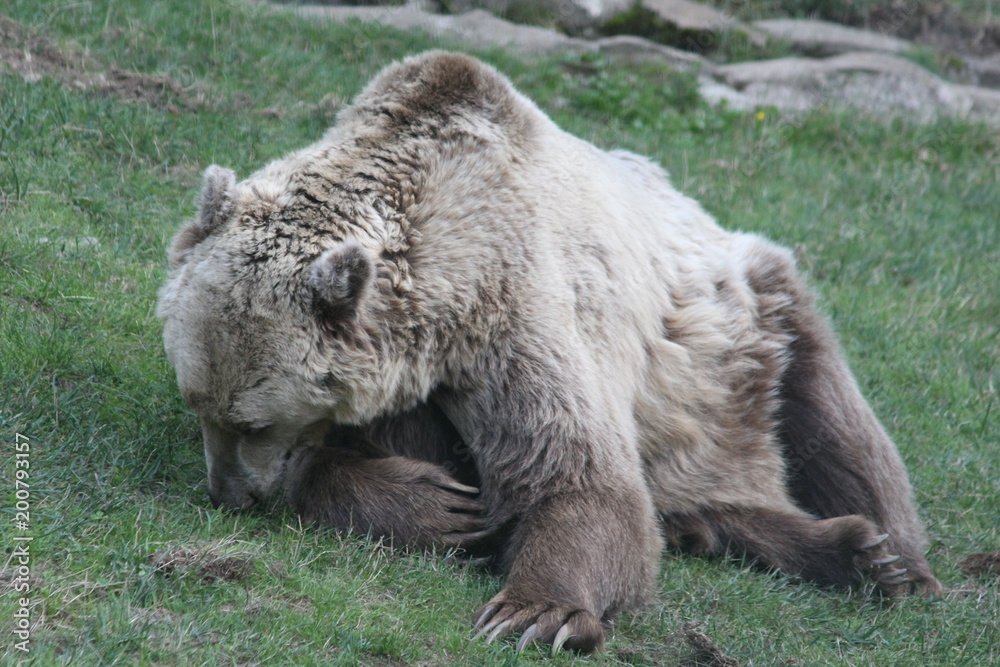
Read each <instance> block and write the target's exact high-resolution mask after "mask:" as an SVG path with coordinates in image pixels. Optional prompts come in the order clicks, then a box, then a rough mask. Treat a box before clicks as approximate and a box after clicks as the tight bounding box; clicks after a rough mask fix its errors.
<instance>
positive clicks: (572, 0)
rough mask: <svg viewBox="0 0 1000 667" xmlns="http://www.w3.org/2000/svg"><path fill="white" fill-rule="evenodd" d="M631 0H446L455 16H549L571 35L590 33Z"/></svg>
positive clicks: (632, 0)
mask: <svg viewBox="0 0 1000 667" xmlns="http://www.w3.org/2000/svg"><path fill="white" fill-rule="evenodd" d="M633 2H634V0H446V1H445V2H444V5H445V6H446V8H447V9H448V11H450V12H452V13H455V14H458V13H462V12H467V11H471V10H474V9H483V10H485V11H488V12H490V13H492V14H494V15H495V16H499V17H501V18H512V17H514V16H517V15H519V14H520V15H525V14H534V15H535V16H537V17H540V18H541V17H552V20H553V21H554V23H555V24H556V25H558V26H559V27H560V28H561V29H563V30H565V31H566V32H568V33H569V34H571V35H581V34H591V33H593V32H594V30H595V28H596V27H597V26H598V25H600V24H601V23H602V22H604V21H606V20H607V19H608V18H610V17H612V16H615V15H617V14H619V13H621V12H624V11H626V10H628V9H629V8H630V7H631V6H632V4H633Z"/></svg>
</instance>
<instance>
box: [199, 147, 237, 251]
mask: <svg viewBox="0 0 1000 667" xmlns="http://www.w3.org/2000/svg"><path fill="white" fill-rule="evenodd" d="M235 190H236V172H235V171H233V170H232V169H226V168H225V167H220V166H218V165H216V164H213V165H212V166H210V167H209V168H208V169H206V170H205V184H204V185H203V186H202V188H201V198H200V204H199V207H200V210H199V212H198V226H199V227H201V229H202V231H203V232H204V234H205V236H208V235H209V234H211V233H212V232H213V231H214V230H215V229H217V228H218V227H219V225H221V224H222V223H223V222H225V221H226V220H227V219H229V216H230V215H232V213H233V193H234V191H235Z"/></svg>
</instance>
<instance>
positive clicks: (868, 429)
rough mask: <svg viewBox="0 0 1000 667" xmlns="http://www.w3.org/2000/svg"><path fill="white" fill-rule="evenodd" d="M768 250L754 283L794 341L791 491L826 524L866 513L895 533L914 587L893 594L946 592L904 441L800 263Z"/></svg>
mask: <svg viewBox="0 0 1000 667" xmlns="http://www.w3.org/2000/svg"><path fill="white" fill-rule="evenodd" d="M761 254H762V256H761V257H760V258H759V261H757V262H754V263H752V264H751V265H750V266H749V267H748V274H747V275H748V278H749V280H750V284H751V286H752V287H753V289H754V290H755V291H756V292H757V294H758V295H759V297H760V298H761V300H762V302H766V301H768V300H774V301H775V303H780V304H781V305H780V307H777V308H775V309H773V311H772V312H771V313H770V314H768V315H766V316H764V321H763V322H762V326H764V327H774V328H776V329H779V330H781V331H783V332H785V333H787V334H790V335H791V337H792V341H791V344H790V350H789V351H790V360H789V363H788V366H787V370H786V372H785V374H784V376H783V377H782V382H781V389H780V397H779V398H780V405H781V408H780V411H779V413H778V421H779V424H780V425H779V429H780V430H779V437H780V440H781V443H782V445H783V448H784V455H785V459H786V464H787V465H786V469H787V473H788V488H789V491H790V494H791V495H792V497H793V499H794V500H795V502H796V503H797V504H798V505H799V506H800V507H802V508H803V509H805V510H807V511H809V512H812V513H814V514H815V515H817V516H819V517H821V518H832V517H838V516H845V515H851V514H858V515H861V516H864V517H866V518H868V519H869V520H871V521H872V522H873V523H874V524H875V525H876V526H877V527H878V530H879V531H880V532H885V533H888V534H889V540H888V543H887V544H888V550H889V552H890V553H893V554H898V555H899V556H900V561H899V563H898V564H897V565H898V567H900V568H905V569H906V570H908V572H909V578H910V579H911V581H910V582H906V583H902V584H900V585H884V584H883V585H882V586H881V588H882V589H883V591H884V592H885V593H887V594H889V595H901V594H906V593H910V592H921V593H924V594H937V593H940V592H941V585H940V584H939V583H938V581H937V579H935V578H934V575H933V574H932V573H931V569H930V566H929V565H928V563H927V560H926V559H925V558H924V549H925V545H926V538H925V535H924V531H923V529H922V528H921V526H920V522H919V520H918V518H917V512H916V509H915V507H914V503H913V498H912V496H913V492H912V490H911V488H910V483H909V479H908V477H907V473H906V468H905V467H904V466H903V462H902V460H901V459H900V456H899V453H898V451H897V450H896V447H895V445H894V444H893V442H892V440H890V439H889V436H888V435H887V434H886V432H885V430H884V429H883V428H882V425H881V424H880V423H879V421H878V419H877V418H876V417H875V414H874V413H873V412H872V410H871V408H870V407H869V406H868V404H867V402H866V401H865V399H864V397H863V396H862V395H861V392H860V390H859V389H858V386H857V384H856V383H855V381H854V377H853V376H852V375H851V372H850V370H849V369H848V367H847V363H846V362H845V360H844V358H843V355H842V353H841V352H840V349H839V346H838V344H837V342H836V340H835V338H834V335H833V333H832V331H831V330H830V327H829V325H828V324H827V322H826V320H825V318H823V317H822V316H821V315H820V314H819V312H818V310H817V309H816V307H815V305H814V303H813V298H812V295H811V294H810V293H809V292H808V290H806V289H805V287H804V286H803V285H802V283H801V281H800V279H799V278H798V276H797V275H796V272H795V268H794V266H793V265H792V262H791V260H790V258H788V256H787V255H786V254H785V253H783V252H779V251H775V250H772V249H769V248H766V247H765V248H763V252H762V253H761Z"/></svg>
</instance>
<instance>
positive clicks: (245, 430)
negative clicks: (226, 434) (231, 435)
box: [233, 423, 271, 436]
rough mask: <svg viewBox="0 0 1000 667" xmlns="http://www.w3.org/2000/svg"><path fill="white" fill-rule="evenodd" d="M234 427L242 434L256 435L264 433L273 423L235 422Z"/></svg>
mask: <svg viewBox="0 0 1000 667" xmlns="http://www.w3.org/2000/svg"><path fill="white" fill-rule="evenodd" d="M233 428H234V429H235V430H236V431H237V432H238V433H239V434H240V435H244V436H256V435H263V434H264V433H265V432H266V431H267V430H268V429H269V428H271V424H256V423H243V424H233Z"/></svg>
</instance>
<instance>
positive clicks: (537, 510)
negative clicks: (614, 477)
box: [475, 489, 661, 652]
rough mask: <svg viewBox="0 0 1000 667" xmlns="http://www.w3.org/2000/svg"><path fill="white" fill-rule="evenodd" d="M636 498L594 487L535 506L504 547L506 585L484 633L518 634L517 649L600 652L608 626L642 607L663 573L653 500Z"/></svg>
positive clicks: (484, 618) (487, 613) (480, 622)
mask: <svg viewBox="0 0 1000 667" xmlns="http://www.w3.org/2000/svg"><path fill="white" fill-rule="evenodd" d="M633 495H635V496H637V497H629V496H630V494H628V493H623V492H622V489H589V490H581V491H579V492H575V493H563V494H557V495H553V496H551V497H549V498H547V499H545V500H543V501H541V502H539V503H538V504H536V505H535V506H534V507H532V508H531V509H530V510H529V511H528V512H527V513H526V514H525V515H524V516H523V517H522V518H521V520H520V522H519V524H518V526H517V527H516V528H515V529H514V531H513V534H512V536H511V538H510V540H509V542H508V544H507V547H506V554H505V556H506V558H505V560H506V561H507V562H506V563H505V564H506V566H507V569H508V578H507V585H506V586H505V588H504V589H503V590H502V591H501V592H500V593H499V594H498V595H496V596H495V597H494V598H493V599H492V600H490V601H489V602H488V603H487V604H486V605H485V606H484V607H482V608H481V609H480V610H479V611H478V612H477V613H476V621H475V628H476V629H477V630H478V633H479V635H480V636H485V637H486V638H487V640H488V641H492V640H493V639H495V638H496V637H498V636H502V635H507V634H515V633H520V634H521V637H520V640H519V641H518V645H517V648H518V650H519V651H520V650H523V649H524V648H525V647H526V646H527V645H528V644H530V643H532V642H539V643H544V644H551V645H552V646H553V651H556V650H558V649H560V648H562V647H565V648H570V649H575V650H579V651H587V652H590V651H600V650H602V649H603V647H604V629H603V627H602V621H607V620H610V619H611V618H612V617H614V616H615V615H616V614H617V613H618V612H619V611H622V610H623V609H625V608H629V607H632V606H635V605H636V604H638V603H639V602H641V601H642V600H643V599H644V598H645V596H646V594H647V593H648V590H649V589H650V587H651V585H652V581H653V579H654V577H655V575H656V571H657V567H656V564H657V562H658V558H659V552H660V545H661V543H660V540H659V535H658V532H657V530H656V526H655V524H654V523H653V522H652V521H650V520H648V519H647V516H648V510H647V508H646V507H645V505H647V504H648V502H649V501H648V499H645V498H642V497H641V495H642V493H641V492H640V493H639V494H633Z"/></svg>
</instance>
